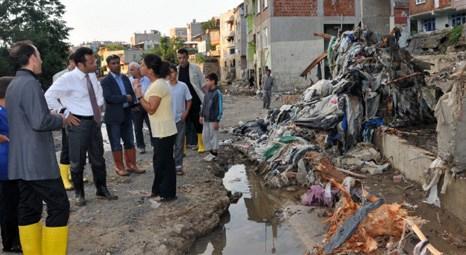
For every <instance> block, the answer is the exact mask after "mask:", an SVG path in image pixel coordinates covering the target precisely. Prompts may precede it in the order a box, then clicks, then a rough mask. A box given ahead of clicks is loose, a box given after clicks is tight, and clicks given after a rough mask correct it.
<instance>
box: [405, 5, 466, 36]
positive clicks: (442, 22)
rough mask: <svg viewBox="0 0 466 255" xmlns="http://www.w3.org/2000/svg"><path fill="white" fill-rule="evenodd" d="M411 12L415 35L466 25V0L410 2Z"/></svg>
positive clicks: (412, 28)
mask: <svg viewBox="0 0 466 255" xmlns="http://www.w3.org/2000/svg"><path fill="white" fill-rule="evenodd" d="M409 10H410V20H411V30H412V32H413V33H417V32H432V31H436V30H441V29H445V28H450V27H454V26H458V25H463V24H466V0H410V1H409Z"/></svg>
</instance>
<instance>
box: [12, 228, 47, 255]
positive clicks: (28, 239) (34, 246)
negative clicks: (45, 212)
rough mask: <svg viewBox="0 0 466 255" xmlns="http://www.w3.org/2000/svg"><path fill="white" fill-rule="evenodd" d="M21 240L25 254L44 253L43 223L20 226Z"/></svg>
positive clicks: (37, 254) (39, 254)
mask: <svg viewBox="0 0 466 255" xmlns="http://www.w3.org/2000/svg"><path fill="white" fill-rule="evenodd" d="M18 228H19V240H20V242H21V247H22V249H23V254H24V255H42V223H41V222H38V223H35V224H32V225H27V226H19V227H18Z"/></svg>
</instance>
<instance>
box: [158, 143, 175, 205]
mask: <svg viewBox="0 0 466 255" xmlns="http://www.w3.org/2000/svg"><path fill="white" fill-rule="evenodd" d="M152 139H153V143H154V145H155V146H154V156H153V162H152V164H153V166H154V182H153V184H152V194H153V195H159V196H160V197H163V198H174V197H176V169H175V159H174V158H173V146H174V145H175V140H176V135H172V136H169V137H165V138H152Z"/></svg>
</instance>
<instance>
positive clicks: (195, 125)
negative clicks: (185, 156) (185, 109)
mask: <svg viewBox="0 0 466 255" xmlns="http://www.w3.org/2000/svg"><path fill="white" fill-rule="evenodd" d="M200 110H201V105H200V101H199V104H195V103H194V101H193V104H192V106H191V110H190V111H189V114H188V117H187V118H186V143H187V144H188V145H197V142H198V141H197V134H202V128H203V127H202V124H201V123H200V122H199V112H200Z"/></svg>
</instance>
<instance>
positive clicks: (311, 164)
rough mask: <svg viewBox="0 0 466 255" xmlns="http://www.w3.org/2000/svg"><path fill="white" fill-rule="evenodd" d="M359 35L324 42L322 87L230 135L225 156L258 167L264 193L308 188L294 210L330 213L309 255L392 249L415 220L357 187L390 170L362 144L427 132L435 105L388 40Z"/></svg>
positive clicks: (414, 67) (414, 65) (414, 69)
mask: <svg viewBox="0 0 466 255" xmlns="http://www.w3.org/2000/svg"><path fill="white" fill-rule="evenodd" d="M363 34H364V31H360V30H356V31H347V32H345V33H343V35H342V36H341V37H339V38H335V37H332V38H331V40H330V44H329V48H328V50H327V54H326V56H325V57H326V59H327V61H328V62H329V64H330V71H331V73H332V77H333V78H332V79H330V80H320V81H318V82H317V83H315V84H314V85H312V86H310V87H309V88H307V89H306V90H305V91H304V93H303V95H302V97H301V100H299V101H298V102H295V103H290V104H285V105H283V106H282V107H281V108H280V109H276V110H271V111H269V113H268V115H267V116H266V117H265V118H263V119H257V120H254V121H251V122H246V123H242V125H240V126H239V127H237V128H236V129H234V131H233V133H234V134H236V135H237V136H241V137H242V140H241V141H240V142H238V143H235V144H234V146H235V147H236V148H237V149H239V150H240V151H242V152H243V153H245V154H247V155H248V156H249V158H250V159H253V160H256V161H258V162H259V163H260V165H261V167H260V168H259V170H258V174H260V175H261V176H263V178H264V180H265V183H266V185H267V186H269V187H272V188H283V187H288V186H293V185H301V186H305V187H309V189H308V191H307V192H306V193H305V194H304V195H303V196H302V197H301V202H302V203H303V204H304V205H308V206H325V207H328V208H332V207H334V206H335V211H334V213H333V214H332V216H331V217H330V218H329V219H328V220H327V223H328V225H329V230H328V232H327V236H326V239H325V243H324V244H325V245H324V246H323V247H320V248H317V249H316V251H315V254H342V253H344V254H348V253H355V254H371V253H372V252H374V251H375V250H377V249H388V250H396V249H400V247H399V245H398V244H399V243H401V241H402V240H403V236H404V234H405V233H406V231H407V222H406V219H411V220H415V219H414V218H410V217H409V216H408V213H407V211H406V210H405V209H403V208H402V206H401V205H400V204H396V203H395V204H384V201H383V199H379V198H377V197H375V196H373V195H370V194H368V192H367V191H366V190H364V188H363V187H362V184H361V182H360V179H364V178H365V177H366V174H370V175H375V174H382V173H383V172H384V171H386V170H387V169H389V168H390V164H389V163H387V162H386V161H385V160H384V159H383V158H382V156H381V154H380V153H379V152H378V151H377V150H376V149H375V148H374V146H373V145H372V144H371V143H372V139H373V134H374V131H375V129H377V128H378V127H380V126H388V127H389V128H390V127H391V128H400V127H410V126H414V125H420V124H432V123H434V122H435V117H434V115H433V109H432V107H433V106H434V105H435V103H436V97H435V96H433V97H432V93H430V91H429V89H426V88H427V85H426V83H425V79H424V78H425V77H424V75H425V73H424V70H423V68H424V67H423V66H419V65H418V63H419V62H418V61H415V60H414V59H413V58H412V56H411V55H410V54H409V53H408V51H406V50H404V49H400V48H399V47H398V46H397V45H394V44H393V43H392V42H391V41H390V40H385V41H384V42H379V43H377V42H372V41H370V42H369V41H368V40H367V39H366V38H364V36H363ZM325 57H324V55H321V56H319V58H318V59H317V60H316V61H313V62H312V63H311V65H310V66H309V67H308V68H306V71H305V72H304V73H303V75H306V72H308V71H310V69H312V68H313V66H316V65H317V64H318V63H319V61H323V59H324V58H325ZM316 63H317V64H316ZM388 130H390V129H388ZM393 130H394V131H395V132H396V129H393ZM465 158H466V157H465ZM400 178H402V177H400ZM400 181H401V179H400ZM433 186H435V185H433Z"/></svg>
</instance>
